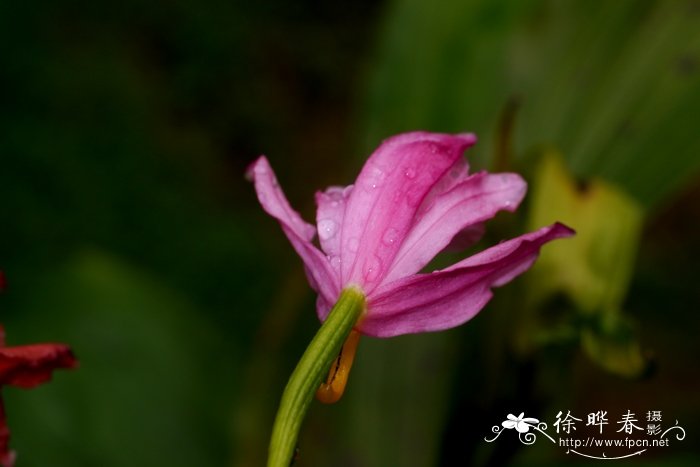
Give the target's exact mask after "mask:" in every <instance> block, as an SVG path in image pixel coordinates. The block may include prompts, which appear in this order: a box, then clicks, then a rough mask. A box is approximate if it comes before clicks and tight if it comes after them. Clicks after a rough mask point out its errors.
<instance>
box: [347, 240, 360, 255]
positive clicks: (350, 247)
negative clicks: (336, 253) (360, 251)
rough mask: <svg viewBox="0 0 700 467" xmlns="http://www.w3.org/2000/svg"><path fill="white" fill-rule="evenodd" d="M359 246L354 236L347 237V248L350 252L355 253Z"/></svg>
mask: <svg viewBox="0 0 700 467" xmlns="http://www.w3.org/2000/svg"><path fill="white" fill-rule="evenodd" d="M359 246H360V241H359V240H358V239H357V238H356V237H352V238H349V239H348V242H347V248H348V250H349V251H350V252H351V253H355V252H356V251H357V248H358V247H359Z"/></svg>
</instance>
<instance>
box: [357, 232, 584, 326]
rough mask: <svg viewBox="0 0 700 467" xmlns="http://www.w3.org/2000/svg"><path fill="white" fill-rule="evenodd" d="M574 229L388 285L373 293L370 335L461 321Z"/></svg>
mask: <svg viewBox="0 0 700 467" xmlns="http://www.w3.org/2000/svg"><path fill="white" fill-rule="evenodd" d="M573 233H574V232H573V230H571V229H570V228H568V227H566V226H564V225H562V224H559V223H557V224H554V225H551V226H549V227H544V228H542V229H540V230H538V231H536V232H532V233H529V234H526V235H522V236H520V237H517V238H514V239H512V240H509V241H506V242H503V243H500V244H498V245H496V246H494V247H491V248H489V249H488V250H485V251H483V252H481V253H479V254H477V255H474V256H472V257H470V258H467V259H466V260H464V261H460V262H459V263H457V264H455V265H454V266H452V267H450V268H447V269H444V270H442V271H436V272H433V273H431V274H418V275H414V276H410V277H407V278H403V279H399V280H396V281H394V282H392V283H389V284H386V285H382V286H381V287H379V288H378V289H377V290H376V291H375V292H374V293H373V294H372V295H371V296H369V297H368V312H367V315H366V316H365V318H364V320H363V321H362V322H361V323H360V326H359V329H360V331H362V332H363V333H364V334H368V335H370V336H375V337H392V336H397V335H401V334H410V333H417V332H429V331H438V330H442V329H449V328H453V327H455V326H459V325H460V324H463V323H464V322H466V321H468V320H469V319H471V318H472V317H474V315H476V314H477V313H478V312H479V311H480V310H481V309H482V308H483V307H484V305H486V303H487V302H488V301H489V300H490V299H491V295H492V292H491V288H492V287H498V286H501V285H503V284H505V283H507V282H508V281H510V280H511V279H513V278H514V277H515V276H517V275H518V274H520V273H522V272H524V271H525V270H527V269H528V268H529V267H530V266H531V265H532V263H533V262H534V261H535V259H536V258H537V255H538V253H539V250H540V247H541V246H542V245H544V244H545V243H547V242H549V241H551V240H554V239H556V238H562V237H568V236H570V235H573Z"/></svg>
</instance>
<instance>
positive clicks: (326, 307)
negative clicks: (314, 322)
mask: <svg viewBox="0 0 700 467" xmlns="http://www.w3.org/2000/svg"><path fill="white" fill-rule="evenodd" d="M331 308H333V302H329V301H327V300H326V299H325V298H323V295H321V294H318V296H317V297H316V315H317V316H318V319H319V320H320V321H321V322H324V321H325V320H326V318H327V317H328V313H330V311H331Z"/></svg>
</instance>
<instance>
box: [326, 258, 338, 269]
mask: <svg viewBox="0 0 700 467" xmlns="http://www.w3.org/2000/svg"><path fill="white" fill-rule="evenodd" d="M328 261H329V262H330V263H331V266H332V267H333V268H334V269H338V268H340V256H329V257H328Z"/></svg>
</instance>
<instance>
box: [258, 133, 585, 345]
mask: <svg viewBox="0 0 700 467" xmlns="http://www.w3.org/2000/svg"><path fill="white" fill-rule="evenodd" d="M475 142H476V137H475V136H474V135H472V134H460V135H446V134H437V133H426V132H413V133H405V134H401V135H398V136H394V137H392V138H389V139H388V140H386V141H384V142H383V143H382V145H381V146H380V147H379V148H378V149H377V150H376V151H375V152H374V154H372V156H371V157H370V158H369V160H368V161H367V163H366V164H365V166H364V167H363V168H362V171H361V172H360V175H359V177H358V178H357V181H356V182H355V184H354V185H350V186H347V187H330V188H328V189H327V190H326V191H325V192H318V193H316V204H317V206H318V210H317V214H316V227H314V226H313V225H311V224H308V223H306V222H305V221H304V220H303V219H302V218H301V217H300V216H299V214H298V213H297V212H296V211H294V210H293V209H292V208H291V207H290V205H289V203H288V201H287V199H286V198H285V196H284V194H283V193H282V190H281V189H280V187H279V185H278V183H277V179H276V177H275V174H274V173H273V171H272V168H271V167H270V165H269V163H268V161H267V159H266V158H265V157H264V156H261V157H260V158H259V159H258V160H257V161H255V162H254V163H253V164H252V165H251V167H250V168H249V175H250V176H251V177H252V178H253V181H254V182H255V189H256V191H257V195H258V199H259V200H260V204H262V207H263V209H265V211H266V212H267V213H268V214H270V215H271V216H272V217H274V218H275V219H277V220H278V221H279V223H280V225H281V226H282V230H283V231H284V233H285V234H286V235H287V238H288V239H289V241H290V242H291V243H292V246H293V247H294V249H295V250H296V252H297V253H298V254H299V256H300V257H301V259H302V260H303V262H304V266H305V269H306V273H307V277H308V279H309V282H310V283H311V286H312V287H313V288H314V290H316V292H318V300H317V313H318V316H319V318H320V319H321V320H322V321H323V320H324V319H325V318H326V316H327V315H328V312H329V311H330V309H331V307H332V306H333V304H334V303H335V302H336V300H337V298H338V296H339V294H340V291H341V290H342V289H343V288H345V287H351V286H354V287H357V288H359V289H361V290H362V291H363V293H364V294H365V297H366V301H367V309H366V312H365V315H364V316H363V318H362V319H361V320H360V321H359V322H358V324H357V325H356V329H357V330H359V331H360V332H361V333H363V334H367V335H370V336H375V337H391V336H397V335H400V334H408V333H417V332H428V331H438V330H442V329H448V328H452V327H455V326H459V325H460V324H462V323H464V322H466V321H468V320H469V319H471V318H472V317H474V315H476V314H477V313H478V312H479V311H480V310H481V309H482V308H483V307H484V305H486V303H487V302H488V301H489V299H490V298H491V296H492V292H491V288H492V287H498V286H501V285H503V284H506V283H507V282H509V281H510V280H512V279H513V278H514V277H516V276H517V275H519V274H521V273H522V272H524V271H526V270H527V269H528V268H529V267H530V266H531V265H532V263H533V262H534V261H535V259H536V258H537V255H538V253H539V249H540V247H541V246H542V245H544V244H545V243H547V242H549V241H550V240H554V239H556V238H561V237H568V236H570V235H572V234H573V233H574V232H573V231H572V230H571V229H569V228H568V227H566V226H564V225H562V224H559V223H557V224H554V225H551V226H549V227H544V228H542V229H540V230H538V231H536V232H532V233H529V234H525V235H522V236H520V237H517V238H514V239H512V240H508V241H505V242H502V243H500V244H498V245H496V246H493V247H491V248H489V249H487V250H484V251H482V252H480V253H478V254H476V255H474V256H471V257H469V258H467V259H464V260H462V261H460V262H458V263H456V264H454V265H452V266H450V267H448V268H445V269H442V270H439V271H434V272H431V273H420V271H421V269H423V268H424V267H425V266H426V265H427V264H428V262H429V261H430V260H431V259H433V257H434V256H435V255H436V254H438V253H439V252H440V251H442V250H443V249H445V248H446V247H447V246H448V245H450V244H451V243H453V244H454V243H462V244H463V245H462V246H465V245H468V244H473V243H474V242H475V241H476V240H478V238H479V237H480V233H481V232H482V230H483V227H482V224H483V222H485V221H486V220H488V219H490V218H492V217H493V216H494V215H495V214H496V213H497V212H498V211H500V210H506V211H514V210H515V209H516V208H517V206H518V205H519V204H520V202H521V201H522V199H523V197H524V195H525V191H526V188H527V186H526V183H525V181H524V180H523V179H522V178H521V177H520V176H519V175H517V174H512V173H504V174H489V173H486V172H478V173H475V174H469V173H468V165H467V163H466V161H465V160H464V158H463V157H462V153H463V152H464V150H465V149H467V148H468V147H470V146H472V145H473V144H474V143H475ZM316 236H318V239H319V244H320V249H319V248H318V247H317V246H316V245H314V243H312V242H313V240H314V238H315V237H316Z"/></svg>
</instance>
